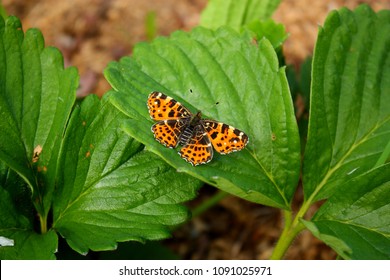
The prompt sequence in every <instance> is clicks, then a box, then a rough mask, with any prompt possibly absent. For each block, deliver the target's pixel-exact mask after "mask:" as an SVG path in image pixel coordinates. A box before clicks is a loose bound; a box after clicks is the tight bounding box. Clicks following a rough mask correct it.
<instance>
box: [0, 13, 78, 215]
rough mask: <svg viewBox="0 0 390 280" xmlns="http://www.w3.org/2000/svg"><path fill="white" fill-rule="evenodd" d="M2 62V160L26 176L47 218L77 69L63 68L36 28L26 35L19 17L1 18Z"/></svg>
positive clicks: (0, 104) (36, 205)
mask: <svg viewBox="0 0 390 280" xmlns="http://www.w3.org/2000/svg"><path fill="white" fill-rule="evenodd" d="M0 65H1V67H0V119H1V122H0V143H1V145H0V159H1V160H3V161H4V162H5V163H6V164H7V165H8V166H9V167H11V168H12V169H13V170H15V171H16V172H17V173H18V174H19V175H20V176H21V177H23V178H24V179H25V180H26V182H27V183H28V185H29V186H30V188H31V190H32V200H33V201H34V203H35V207H36V209H37V211H38V213H39V215H40V217H41V219H43V220H45V219H46V216H47V214H48V211H49V209H50V204H51V198H52V193H53V190H54V186H55V178H56V172H57V160H58V152H59V149H60V145H61V137H62V135H63V132H64V130H65V125H66V122H67V119H68V117H69V114H70V111H71V108H72V106H73V103H74V100H75V92H76V88H77V84H78V76H77V72H76V70H75V69H74V68H68V69H64V67H63V60H62V56H61V54H60V52H59V51H58V50H57V49H55V48H44V41H43V38H42V35H41V33H40V32H39V31H38V30H36V29H30V30H28V31H27V32H26V34H25V36H24V35H23V31H22V30H21V24H20V21H19V20H18V19H17V18H15V17H9V18H7V20H6V22H5V25H4V22H3V20H2V19H0Z"/></svg>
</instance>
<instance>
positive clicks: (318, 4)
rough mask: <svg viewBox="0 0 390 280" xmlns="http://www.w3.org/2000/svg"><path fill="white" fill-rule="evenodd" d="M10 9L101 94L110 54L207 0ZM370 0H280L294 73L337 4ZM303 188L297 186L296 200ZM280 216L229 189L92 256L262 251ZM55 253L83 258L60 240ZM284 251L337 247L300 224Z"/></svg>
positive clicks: (157, 32)
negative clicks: (180, 219)
mask: <svg viewBox="0 0 390 280" xmlns="http://www.w3.org/2000/svg"><path fill="white" fill-rule="evenodd" d="M1 2H2V4H3V6H4V8H5V10H6V12H7V14H8V15H15V16H17V17H19V18H20V19H21V20H22V24H23V29H24V30H27V29H28V28H32V27H35V28H39V29H40V30H41V31H42V33H43V36H44V38H45V42H46V45H47V46H55V47H57V48H59V49H60V50H61V52H62V53H63V56H64V62H65V65H66V66H75V67H77V68H78V70H79V74H80V88H79V90H78V96H79V97H82V96H85V95H87V94H89V93H95V94H97V95H99V96H102V95H103V94H104V93H105V92H106V91H107V90H109V89H110V86H109V84H108V83H107V82H106V81H105V79H104V77H103V74H102V73H103V70H104V68H105V67H106V66H107V64H108V63H109V62H110V61H112V60H118V59H120V58H121V57H122V56H126V55H131V53H132V49H133V46H134V45H135V44H136V43H138V42H141V41H150V40H152V39H153V38H154V37H156V36H168V35H169V34H171V33H172V32H174V31H175V30H178V29H181V30H191V29H192V28H193V27H195V26H196V25H197V24H198V22H199V18H200V13H201V11H202V10H203V9H204V7H205V6H206V5H207V0H159V1H153V0H143V1H139V0H83V1H80V0H68V1H58V0H40V1H38V0H27V1H26V0H2V1H1ZM361 3H367V4H369V5H370V6H371V8H373V9H374V10H375V11H379V10H381V9H390V1H388V0H378V1H361V0H346V1H342V0H321V1H312V0H282V1H281V3H280V5H279V7H278V9H277V10H276V12H275V13H274V15H273V16H272V18H273V19H274V20H275V21H276V22H279V23H282V24H284V25H285V27H286V30H287V32H288V33H289V34H290V36H289V38H288V39H287V41H286V42H285V44H284V46H283V52H284V55H285V59H286V64H288V65H291V67H292V68H293V69H295V71H296V72H297V73H299V71H300V68H301V65H302V63H303V62H304V61H305V59H306V58H307V57H309V56H310V55H311V54H312V52H313V48H314V44H315V41H316V36H317V30H318V26H319V25H323V23H324V20H325V18H326V15H327V14H328V13H329V12H330V11H331V10H334V9H339V8H341V7H348V8H349V9H354V8H355V7H357V6H358V5H359V4H361ZM215 192H216V190H215V189H214V188H212V187H210V186H205V187H203V188H202V189H201V190H200V196H199V197H198V198H197V199H196V200H195V201H192V202H190V203H189V205H188V206H189V207H190V208H193V207H196V205H199V204H200V203H201V202H202V201H205V200H207V199H208V198H209V197H211V196H213V194H215ZM301 199H302V194H301V193H300V192H299V191H298V192H297V198H296V199H295V202H296V203H300V201H301ZM282 223H283V221H282V220H281V215H280V212H279V210H278V209H274V208H270V207H263V206H260V205H255V204H253V203H250V202H246V201H243V200H240V199H238V198H234V197H230V196H228V197H226V198H224V199H223V200H221V201H220V202H219V203H218V204H217V205H215V206H214V207H212V208H210V209H209V210H208V211H206V212H204V213H203V214H202V215H200V216H197V217H196V218H194V219H192V220H191V221H190V222H188V223H187V224H185V225H183V226H182V227H180V228H178V229H177V230H176V231H175V232H174V234H173V235H174V237H173V238H172V239H169V240H166V241H163V242H158V243H157V242H150V243H147V244H146V245H140V244H137V243H132V242H128V243H120V244H119V248H118V250H116V251H114V252H95V253H94V252H92V253H90V254H89V255H88V256H87V257H86V258H93V259H99V258H101V259H130V258H135V259H137V258H138V259H148V258H150V259H162V258H181V259H266V258H268V257H269V256H270V255H271V253H272V250H273V247H274V245H275V242H276V241H277V238H278V237H279V236H280V233H281V228H282ZM59 252H60V253H59V254H58V258H63V259H66V258H70V259H76V258H82V256H80V255H77V253H74V252H72V251H71V250H68V249H67V245H66V243H65V242H64V241H62V242H61V243H60V249H59ZM286 258H287V259H335V258H336V254H335V253H334V252H333V251H332V250H331V249H329V248H328V247H327V246H326V245H324V244H323V243H322V242H321V241H319V240H317V239H315V238H314V237H313V236H312V235H311V234H310V233H309V232H303V233H302V234H301V235H300V236H299V237H298V239H297V240H296V241H295V242H294V244H293V245H292V246H291V248H290V249H289V251H288V253H287V256H286Z"/></svg>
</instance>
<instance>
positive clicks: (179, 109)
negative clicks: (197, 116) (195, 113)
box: [147, 91, 192, 121]
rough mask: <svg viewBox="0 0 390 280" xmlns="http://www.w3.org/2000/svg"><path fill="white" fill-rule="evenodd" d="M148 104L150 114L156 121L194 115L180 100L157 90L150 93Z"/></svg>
mask: <svg viewBox="0 0 390 280" xmlns="http://www.w3.org/2000/svg"><path fill="white" fill-rule="evenodd" d="M147 104H148V108H149V115H150V117H151V118H152V119H153V120H155V121H163V120H177V119H181V118H191V115H192V114H191V112H190V111H189V110H188V109H187V108H186V107H184V106H183V105H182V104H181V103H180V102H178V101H176V100H175V99H173V98H171V97H169V96H167V95H165V94H163V93H161V92H157V91H154V92H152V93H151V94H149V98H148V103H147Z"/></svg>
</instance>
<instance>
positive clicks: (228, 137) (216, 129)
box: [202, 120, 249, 154]
mask: <svg viewBox="0 0 390 280" xmlns="http://www.w3.org/2000/svg"><path fill="white" fill-rule="evenodd" d="M202 124H203V127H204V129H205V131H206V132H207V135H208V137H209V138H210V141H211V143H212V144H213V147H214V149H215V150H216V151H217V152H218V153H220V154H229V153H231V152H236V151H240V150H242V149H243V148H245V146H246V145H247V144H248V140H249V139H248V136H247V135H246V134H245V133H244V132H243V131H241V130H239V129H237V128H234V127H232V126H230V125H227V124H225V123H221V122H216V121H213V120H202Z"/></svg>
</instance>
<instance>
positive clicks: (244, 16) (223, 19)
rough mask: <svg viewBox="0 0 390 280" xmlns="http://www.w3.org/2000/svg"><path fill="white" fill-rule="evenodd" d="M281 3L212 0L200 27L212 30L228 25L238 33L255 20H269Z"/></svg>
mask: <svg viewBox="0 0 390 280" xmlns="http://www.w3.org/2000/svg"><path fill="white" fill-rule="evenodd" d="M279 3H280V0H241V1H237V0H210V1H209V3H208V5H207V7H206V8H205V10H204V11H203V13H202V15H201V19H200V25H202V26H204V27H208V28H212V29H217V28H219V27H221V26H224V25H227V26H230V27H232V28H234V29H235V30H237V31H238V30H240V28H241V27H242V26H243V25H245V24H247V23H250V22H252V21H254V20H259V19H268V18H269V17H270V16H271V15H272V13H273V12H274V11H275V9H276V8H277V6H278V5H279Z"/></svg>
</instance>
